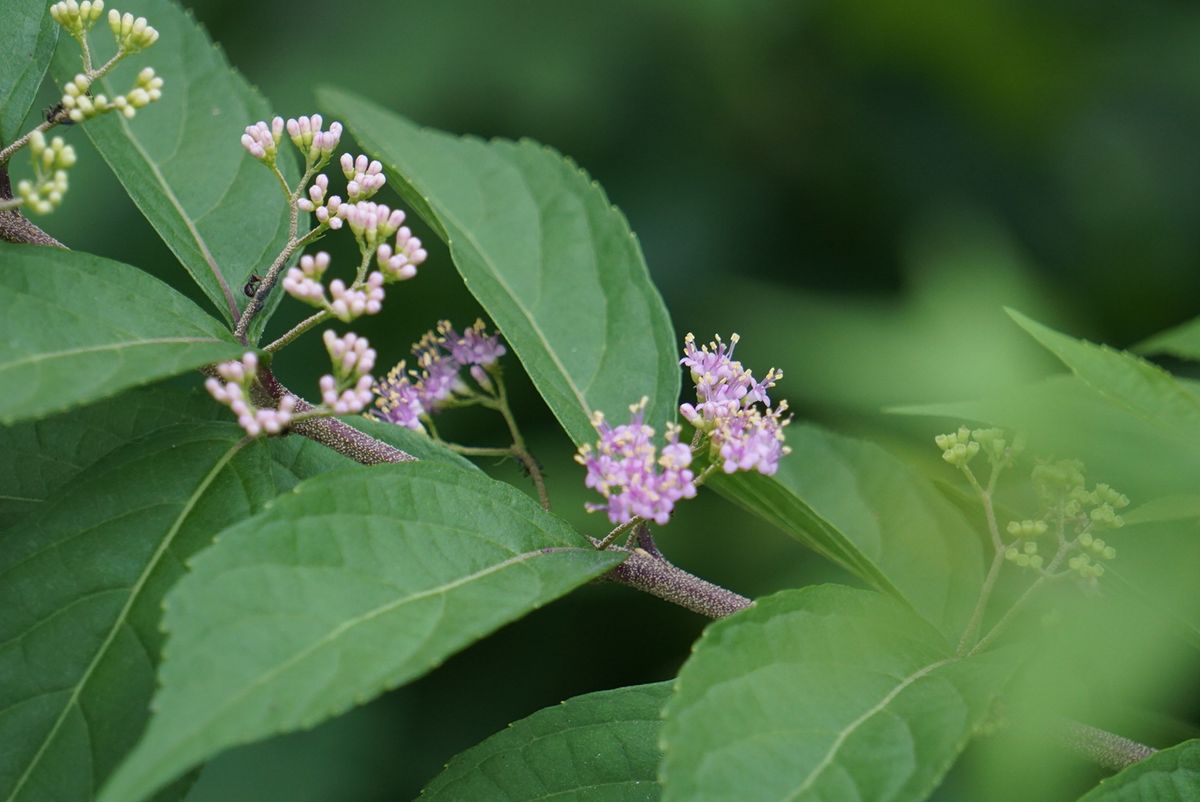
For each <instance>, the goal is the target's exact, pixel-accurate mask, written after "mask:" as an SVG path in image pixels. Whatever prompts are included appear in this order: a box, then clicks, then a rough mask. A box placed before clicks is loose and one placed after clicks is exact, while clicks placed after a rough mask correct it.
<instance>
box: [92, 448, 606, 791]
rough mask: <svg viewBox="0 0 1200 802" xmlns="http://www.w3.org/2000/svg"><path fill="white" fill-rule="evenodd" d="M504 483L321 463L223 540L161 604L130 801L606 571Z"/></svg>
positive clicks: (407, 674) (392, 681)
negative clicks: (153, 682)
mask: <svg viewBox="0 0 1200 802" xmlns="http://www.w3.org/2000/svg"><path fill="white" fill-rule="evenodd" d="M620 559H621V557H620V555H617V554H611V553H608V552H598V551H596V550H595V549H593V548H591V546H590V545H589V544H587V542H586V540H584V538H583V537H582V536H581V535H579V534H577V533H575V532H573V531H572V530H571V529H570V527H568V526H567V525H566V524H565V523H564V522H563V521H561V520H560V519H558V518H556V517H554V516H552V515H550V514H548V513H545V512H543V511H542V509H541V508H540V507H538V506H537V504H536V503H534V502H533V501H532V500H530V499H529V498H528V497H527V496H525V495H524V494H523V493H520V492H519V491H517V490H516V489H515V488H513V487H511V486H509V485H506V484H503V483H500V482H495V481H493V480H491V479H488V478H487V477H485V476H483V475H481V474H480V473H478V472H476V471H468V470H466V469H463V468H457V467H452V466H450V465H442V464H436V463H434V462H428V461H421V462H412V463H404V464H393V465H378V466H373V467H370V468H361V469H351V470H345V471H335V472H331V473H328V474H325V475H324V476H320V477H317V478H316V479H313V480H310V481H307V482H304V483H302V484H301V485H299V486H298V487H297V488H296V489H295V490H294V491H293V493H291V494H288V495H285V496H283V497H281V498H280V499H279V500H278V501H276V502H275V503H273V504H272V505H271V506H270V507H268V508H267V510H265V511H264V512H263V513H262V514H260V515H258V516H256V517H255V518H252V519H250V520H249V521H246V522H244V523H243V524H240V525H237V526H234V527H232V528H230V529H228V530H226V531H225V532H224V533H222V534H221V535H220V537H219V539H218V541H217V543H216V545H215V546H213V547H212V548H211V549H208V550H207V551H205V552H204V553H203V554H202V555H200V556H199V557H197V559H196V560H195V561H194V564H193V566H192V572H191V573H190V574H188V576H187V577H185V578H184V580H183V581H181V582H180V583H179V584H178V585H177V586H176V587H175V589H174V590H173V591H172V593H171V594H170V596H169V597H168V600H167V603H166V616H165V623H166V628H167V631H168V632H169V633H170V637H169V640H168V642H167V648H166V659H165V661H164V663H163V666H162V669H161V671H160V675H159V676H160V681H161V688H160V690H159V692H158V694H157V695H156V696H155V701H154V709H155V715H154V717H153V718H152V719H151V723H150V726H149V728H148V729H147V731H146V734H145V736H144V738H143V739H142V741H141V742H140V743H139V745H138V746H137V748H136V749H135V750H134V752H133V753H132V754H131V756H130V757H129V759H128V760H127V761H126V762H125V763H124V765H123V766H122V767H121V768H120V769H118V771H117V773H116V774H115V775H114V776H113V778H112V780H111V781H110V783H109V785H108V786H107V787H106V788H105V789H104V791H103V793H102V795H101V799H103V800H106V802H118V801H119V802H134V801H135V800H138V799H142V798H144V797H146V796H147V795H149V794H150V793H152V792H153V791H154V790H155V789H157V788H159V787H161V786H162V785H163V784H164V783H166V782H168V781H170V780H171V779H173V778H174V777H177V776H179V774H181V773H182V772H184V771H186V770H187V769H188V768H190V767H192V766H194V765H196V764H198V763H200V762H201V761H203V760H205V759H207V758H208V757H210V756H212V755H214V754H216V753H218V752H220V751H222V750H224V749H227V748H228V747H230V746H235V745H237V744H242V743H247V742H250V741H253V740H257V739H260V738H265V737H267V736H269V735H273V734H275V733H280V732H287V731H291V730H296V729H300V728H305V727H310V726H312V725H314V724H316V723H317V722H318V721H321V720H322V719H325V718H328V717H330V716H334V715H337V714H338V713H341V712H343V711H345V710H346V709H348V708H349V707H351V706H353V705H355V704H360V703H362V702H364V701H366V700H367V699H370V698H371V697H373V696H375V695H376V694H378V693H381V692H383V691H384V690H387V689H389V688H394V687H396V686H397V685H399V684H401V683H403V682H406V681H408V680H411V679H413V678H415V677H418V676H420V675H421V674H423V673H425V672H426V671H428V670H429V669H431V668H433V667H434V666H436V665H437V664H438V663H440V662H441V661H442V660H444V659H445V658H446V657H447V656H449V655H450V654H453V653H454V652H456V651H458V650H459V649H461V648H463V647H464V646H466V645H467V644H469V643H471V642H473V641H475V640H477V639H478V638H481V637H483V636H484V635H486V634H488V633H489V632H491V631H493V630H495V629H496V628H497V627H499V626H502V625H503V624H505V623H507V622H509V621H511V620H513V619H515V618H518V617H520V616H522V615H524V614H525V613H527V612H529V611H530V610H533V609H534V608H536V607H539V606H541V605H543V604H545V603H546V602H548V601H551V600H552V599H555V598H557V597H558V596H561V595H562V594H564V593H566V592H567V591H569V590H571V589H572V588H575V587H577V586H578V585H581V584H583V583H584V582H586V581H588V580H589V579H591V578H593V577H595V576H597V575H598V574H600V573H603V572H604V571H605V570H607V569H608V568H611V567H612V566H613V565H616V564H617V563H618V562H619V561H620Z"/></svg>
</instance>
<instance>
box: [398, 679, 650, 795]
mask: <svg viewBox="0 0 1200 802" xmlns="http://www.w3.org/2000/svg"><path fill="white" fill-rule="evenodd" d="M670 693H671V684H670V683H668V682H660V683H656V684H654V685H635V686H633V687H631V688H618V689H616V690H612V691H600V692H599V693H589V694H585V695H584V696H576V697H575V698H573V699H568V700H567V701H565V702H563V703H562V704H560V705H558V706H557V707H548V708H546V709H545V710H539V711H538V712H537V713H534V714H533V715H532V716H530V717H528V718H525V719H521V720H520V721H518V722H516V723H514V724H510V725H509V726H508V729H506V730H504V731H502V732H498V733H496V734H495V735H493V736H492V737H490V738H488V739H487V740H486V741H483V742H482V743H480V744H478V745H477V746H473V747H471V748H470V749H468V750H467V751H465V752H463V753H462V754H460V755H458V756H457V757H455V758H454V759H452V760H451V761H450V763H449V764H447V766H446V768H445V770H444V771H442V773H441V774H439V775H438V776H437V777H435V778H434V780H433V782H431V783H430V784H429V785H428V786H426V788H425V789H424V790H423V791H422V792H421V797H420V798H421V800H422V801H423V802H424V801H425V800H428V802H534V800H547V799H561V800H568V799H569V800H574V802H654V800H657V799H658V798H659V795H660V788H659V785H658V777H657V772H658V760H659V750H658V733H659V729H660V728H661V724H662V720H661V711H662V707H663V704H664V703H665V702H666V701H667V698H668V696H670Z"/></svg>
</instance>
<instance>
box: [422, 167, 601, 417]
mask: <svg viewBox="0 0 1200 802" xmlns="http://www.w3.org/2000/svg"><path fill="white" fill-rule="evenodd" d="M505 162H506V163H508V165H509V166H510V167H512V168H513V170H514V171H515V172H516V174H517V175H518V176H519V177H520V178H521V182H522V184H523V185H524V187H525V191H526V193H527V194H531V193H529V184H528V182H527V181H525V176H524V174H523V173H522V172H521V170H520V168H518V167H517V166H516V165H514V164H512V162H509V161H508V160H507V159H505ZM431 205H432V204H431ZM435 208H436V209H437V210H438V214H440V215H442V216H443V217H445V218H446V219H447V220H449V221H450V223H451V224H452V225H453V226H454V227H455V228H456V229H458V230H459V231H460V232H462V236H463V238H464V239H466V241H467V242H468V243H470V245H471V247H472V248H474V250H475V252H476V253H477V254H479V257H480V259H482V260H483V262H484V264H486V265H487V268H488V270H489V271H490V272H491V274H492V277H493V278H494V279H495V280H496V283H498V284H499V285H500V286H501V287H502V288H503V289H504V292H505V294H506V295H507V296H508V297H509V299H510V300H511V301H512V302H513V304H515V305H516V307H517V309H518V310H519V311H520V312H521V314H522V315H523V316H524V317H525V321H526V323H528V324H529V327H530V328H531V329H533V330H534V332H535V333H536V334H537V337H538V341H539V342H541V344H542V347H543V349H544V350H545V351H546V353H547V354H548V355H549V356H550V361H551V362H553V363H554V366H555V367H556V368H558V371H559V373H560V374H561V375H562V377H563V379H564V380H565V381H566V383H567V386H568V387H569V388H571V392H572V393H573V394H574V395H575V400H576V401H577V402H578V403H579V406H580V407H581V408H582V409H583V414H584V415H585V416H589V415H591V414H592V409H591V407H590V406H588V403H587V399H585V398H584V396H583V391H582V390H580V389H579V387H578V386H577V385H576V384H575V380H574V378H573V377H572V376H571V374H570V373H568V372H567V367H566V365H564V364H563V363H562V360H561V359H560V358H559V356H558V353H557V352H556V351H555V350H554V349H553V348H551V347H550V343H549V340H547V338H546V335H545V333H544V332H543V331H542V328H541V326H539V325H538V323H537V320H536V319H535V318H534V316H533V313H532V312H531V311H530V310H529V309H528V308H526V306H525V304H524V303H523V302H522V301H521V299H520V298H519V297H517V295H516V293H515V292H513V289H512V287H511V286H509V284H508V282H507V281H505V279H504V274H503V273H501V272H500V270H499V269H498V267H497V265H496V263H495V262H494V261H492V259H491V258H490V257H489V256H488V254H487V252H486V251H484V249H483V248H482V247H481V246H480V244H479V241H478V240H477V239H476V238H475V236H474V235H473V234H472V233H471V231H470V230H469V229H468V228H467V227H466V226H465V225H463V223H462V221H461V220H459V219H458V217H457V216H456V215H454V214H452V213H450V212H448V211H446V210H445V209H444V208H443V207H442V206H441V204H438V205H437V206H436V207H435ZM538 231H539V233H540V232H541V222H540V220H539V223H538ZM446 234H447V239H449V240H450V242H449V243H448V244H449V245H450V248H451V251H452V252H453V250H454V246H453V237H452V236H450V232H448V231H447V232H446ZM540 261H541V267H542V272H545V267H546V264H545V260H544V259H541V260H540ZM510 344H511V343H510ZM512 345H513V347H514V348H516V345H515V344H512Z"/></svg>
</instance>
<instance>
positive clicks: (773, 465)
mask: <svg viewBox="0 0 1200 802" xmlns="http://www.w3.org/2000/svg"><path fill="white" fill-rule="evenodd" d="M737 342H738V336H737V335H736V334H735V335H733V336H732V337H730V338H729V345H726V344H725V343H724V342H722V341H721V338H720V337H719V336H718V337H716V338H714V340H713V341H712V342H711V343H709V344H708V345H705V346H701V347H699V348H697V347H696V339H695V337H694V336H692V335H691V334H689V335H687V337H686V338H684V343H683V359H681V360H680V363H681V364H684V365H687V366H688V367H689V368H690V369H691V373H692V381H693V382H695V384H696V403H695V404H682V405H680V407H679V412H680V414H681V415H683V417H684V419H686V420H687V421H688V422H689V423H691V424H692V425H693V426H695V427H696V428H697V429H699V430H700V431H702V432H705V433H707V434H708V435H709V438H710V440H711V443H712V452H711V453H712V456H713V459H714V461H716V460H718V459H719V461H720V463H721V467H722V469H723V470H724V471H725V472H726V473H734V472H735V471H749V470H756V471H758V472H759V473H762V474H766V475H768V476H770V475H771V474H773V473H775V471H777V470H778V469H779V460H780V459H782V458H783V457H784V456H785V455H786V454H787V453H788V448H787V446H785V445H784V444H783V439H784V437H783V427H784V426H786V425H787V423H788V420H789V418H785V417H783V412H784V411H785V410H786V409H787V402H786V401H784V402H782V403H780V404H779V406H778V407H777V408H776V409H775V410H773V411H772V410H771V397H770V396H769V395H768V392H767V391H768V390H770V389H771V388H772V387H774V386H775V383H776V382H778V381H779V380H780V379H782V378H783V372H782V371H779V370H776V369H775V368H771V369H770V370H769V371H767V375H766V376H764V377H763V379H762V381H756V380H755V378H754V376H753V374H751V372H750V371H749V370H747V369H746V368H745V367H744V366H743V365H742V363H741V362H738V361H736V360H734V358H733V349H734V346H736V345H737ZM757 404H762V405H763V406H764V407H766V410H767V411H766V412H763V411H762V410H760V409H759V408H758V407H757V406H756V405H757Z"/></svg>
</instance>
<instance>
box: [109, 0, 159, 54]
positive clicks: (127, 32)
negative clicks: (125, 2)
mask: <svg viewBox="0 0 1200 802" xmlns="http://www.w3.org/2000/svg"><path fill="white" fill-rule="evenodd" d="M108 27H109V28H111V29H112V32H113V37H115V38H116V40H117V49H118V50H120V51H121V52H123V53H137V52H138V51H140V50H145V49H146V48H147V47H150V45H152V44H154V43H155V42H157V41H158V31H157V30H156V29H155V28H153V27H152V26H151V25H150V24H149V23H148V22H146V18H145V17H135V16H133V15H132V14H128V13H126V14H122V13H121V12H119V11H117V10H116V9H115V8H114V9H113V10H112V11H109V12H108Z"/></svg>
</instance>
